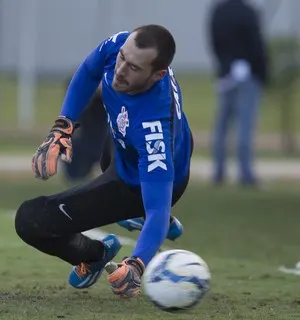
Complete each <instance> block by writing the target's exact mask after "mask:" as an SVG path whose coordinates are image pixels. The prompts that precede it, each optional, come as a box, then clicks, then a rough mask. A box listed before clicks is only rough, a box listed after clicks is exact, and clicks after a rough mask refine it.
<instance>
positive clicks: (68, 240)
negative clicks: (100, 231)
mask: <svg viewBox="0 0 300 320" xmlns="http://www.w3.org/2000/svg"><path fill="white" fill-rule="evenodd" d="M188 181H189V176H187V177H186V179H185V180H184V181H183V183H182V184H181V185H180V186H179V187H178V188H177V189H176V190H174V192H173V199H172V205H174V204H175V203H176V202H177V201H178V200H179V198H180V197H181V196H182V194H183V193H184V190H185V189H186V186H187V184H188ZM143 216H145V211H144V207H143V201H142V196H141V191H140V189H139V188H130V187H129V186H127V185H126V184H125V183H124V182H123V181H122V180H120V179H119V177H118V175H117V173H116V169H115V165H114V163H112V164H111V165H110V167H109V168H108V169H107V170H106V171H105V172H104V173H103V174H102V175H100V176H99V177H97V178H96V179H94V180H92V181H90V182H89V183H86V184H83V185H79V186H76V187H73V188H71V189H69V190H67V191H64V192H61V193H57V194H54V195H50V196H41V197H38V198H35V199H32V200H28V201H25V202H24V203H23V204H22V205H21V206H20V208H19V209H18V211H17V214H16V218H15V228H16V232H17V233H18V235H19V236H20V237H21V238H22V239H23V240H24V241H25V242H26V243H28V244H29V245H31V246H33V247H35V248H36V249H38V250H40V251H42V252H44V253H47V254H50V255H54V256H57V257H59V258H61V259H63V260H65V261H66V262H69V263H70V264H72V265H77V264H79V263H81V262H92V261H97V260H99V259H100V258H101V257H102V255H103V246H102V244H101V242H99V241H96V240H91V239H89V238H88V237H86V236H84V235H82V234H81V232H83V231H86V230H89V229H93V228H96V227H100V226H104V225H108V224H111V223H115V222H118V221H121V220H125V219H130V218H137V217H143Z"/></svg>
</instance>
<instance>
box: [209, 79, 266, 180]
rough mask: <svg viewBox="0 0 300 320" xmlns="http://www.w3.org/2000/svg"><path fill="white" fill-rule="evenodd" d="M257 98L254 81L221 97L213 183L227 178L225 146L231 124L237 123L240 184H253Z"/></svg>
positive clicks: (244, 83)
mask: <svg viewBox="0 0 300 320" xmlns="http://www.w3.org/2000/svg"><path fill="white" fill-rule="evenodd" d="M260 94H261V86H260V84H259V82H258V81H257V80H256V79H255V78H254V77H251V78H249V79H248V80H247V81H245V82H243V83H240V84H237V85H236V86H234V87H233V88H231V89H229V90H226V91H224V92H221V93H220V95H219V106H218V110H217V116H216V123H215V132H214V141H213V156H214V180H215V181H216V182H218V181H222V180H223V179H224V178H225V176H226V173H225V165H226V142H227V137H228V132H229V128H230V127H231V125H232V122H235V123H236V132H237V134H236V136H237V154H238V163H239V178H240V181H241V182H244V183H252V182H253V181H255V180H256V177H255V174H254V172H253V140H254V134H255V130H256V122H257V118H258V107H259V99H260Z"/></svg>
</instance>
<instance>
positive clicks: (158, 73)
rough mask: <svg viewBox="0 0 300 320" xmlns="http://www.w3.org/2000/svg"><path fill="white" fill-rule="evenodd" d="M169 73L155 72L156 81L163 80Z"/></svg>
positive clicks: (165, 71)
mask: <svg viewBox="0 0 300 320" xmlns="http://www.w3.org/2000/svg"><path fill="white" fill-rule="evenodd" d="M166 73H167V70H158V71H155V73H154V75H153V79H154V80H155V81H159V80H161V79H162V78H163V77H164V76H165V75H166Z"/></svg>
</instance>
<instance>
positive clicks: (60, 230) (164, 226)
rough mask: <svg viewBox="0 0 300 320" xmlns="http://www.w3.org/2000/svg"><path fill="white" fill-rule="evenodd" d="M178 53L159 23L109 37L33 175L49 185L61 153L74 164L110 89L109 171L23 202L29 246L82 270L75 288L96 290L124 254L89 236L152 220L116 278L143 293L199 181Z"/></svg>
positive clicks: (123, 288)
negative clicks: (96, 97) (178, 211)
mask: <svg viewBox="0 0 300 320" xmlns="http://www.w3.org/2000/svg"><path fill="white" fill-rule="evenodd" d="M174 54H175V41H174V38H173V36H172V35H171V33H170V32H169V31H168V30H167V29H165V28H164V27H162V26H159V25H146V26H141V27H139V28H136V29H135V30H133V31H132V32H120V33H118V34H115V35H113V36H112V37H110V38H108V39H106V40H104V41H103V42H102V43H101V44H100V45H99V46H98V47H97V48H95V50H94V51H93V52H92V53H91V54H90V55H89V56H88V57H87V58H86V59H85V60H84V62H83V63H82V64H81V65H80V67H79V68H78V70H77V71H76V73H75V75H74V77H73V79H72V81H71V83H70V86H69V88H68V91H67V93H66V96H65V99H64V102H63V106H62V110H61V114H60V116H59V117H58V119H57V120H56V121H55V124H54V126H53V127H52V129H51V131H50V133H49V134H48V136H47V138H46V139H45V141H44V142H43V143H42V145H41V146H40V147H39V148H38V149H37V151H36V153H35V155H34V157H33V160H32V169H33V172H34V174H35V176H36V177H37V178H39V179H43V180H46V179H48V178H49V177H51V176H52V175H54V174H55V173H56V168H57V160H58V158H59V157H61V158H62V159H63V160H65V161H67V162H70V161H71V157H72V143H71V137H72V134H73V131H74V125H75V124H74V122H75V121H76V120H77V119H78V117H79V115H80V114H81V112H82V110H83V108H84V107H85V106H86V104H87V103H88V101H89V99H90V98H91V96H92V95H93V93H94V92H95V91H96V89H97V88H98V87H99V84H100V92H101V96H102V100H103V103H104V105H105V109H106V112H107V116H108V123H109V126H110V131H111V137H112V139H113V141H114V157H113V158H114V160H113V161H112V162H111V164H110V166H109V168H108V169H107V170H106V171H105V172H104V173H103V174H102V175H100V176H99V177H97V178H95V179H94V180H92V181H91V182H88V183H85V184H82V185H79V186H76V187H73V188H71V189H69V190H66V191H64V192H61V193H58V194H54V195H50V196H38V197H36V198H34V199H30V200H28V201H25V202H23V203H22V204H21V206H20V207H19V209H18V211H17V214H16V218H15V228H16V232H17V233H18V235H19V236H20V237H21V238H22V239H23V241H25V242H26V243H27V244H29V245H31V246H33V247H35V248H36V249H38V250H40V251H42V252H44V253H46V254H49V255H53V256H56V257H59V258H61V259H62V260H64V261H66V262H68V263H70V264H71V265H73V268H72V270H71V272H70V275H69V283H70V284H71V285H72V286H73V287H75V288H87V287H90V286H92V285H93V284H95V282H96V281H97V280H98V278H99V276H100V275H101V273H102V272H103V269H104V266H105V265H106V263H107V262H109V261H111V260H112V259H113V258H114V257H115V256H116V254H117V253H118V251H119V250H120V248H121V244H120V242H119V240H118V238H117V237H116V236H115V235H108V236H107V237H105V238H104V239H102V240H101V241H100V240H93V239H90V238H88V237H86V236H85V235H83V234H82V233H81V232H83V231H86V230H88V229H92V228H95V227H99V226H103V225H108V224H111V223H115V222H118V221H122V220H127V219H131V218H138V217H141V216H144V217H145V224H144V226H143V228H142V231H141V233H140V235H139V238H138V241H137V244H136V247H135V248H134V250H133V252H132V254H131V256H130V257H128V258H126V259H124V260H123V261H122V262H121V263H120V264H119V267H118V269H117V270H116V271H114V272H113V273H112V274H111V275H110V276H109V277H108V280H109V283H110V285H111V287H112V291H113V292H114V293H115V294H117V295H119V296H121V297H124V296H125V297H132V296H136V295H137V294H138V293H139V292H140V285H141V277H142V274H143V272H144V269H145V267H146V266H147V264H148V263H149V262H150V260H151V259H152V258H153V256H154V255H155V253H156V252H157V250H158V249H159V247H160V246H161V244H162V243H163V241H164V240H165V238H166V236H167V233H168V229H169V221H170V211H171V207H172V206H173V205H174V204H175V203H176V202H177V201H178V200H179V199H180V198H181V196H182V195H183V193H184V191H185V189H186V187H187V184H188V181H189V171H190V157H191V154H192V150H193V143H192V134H191V131H190V128H189V125H188V122H187V119H186V117H185V115H184V113H183V111H182V98H181V91H180V87H179V85H178V83H177V81H176V79H175V77H174V74H173V71H172V69H171V68H170V67H169V65H170V64H171V62H172V60H173V57H174Z"/></svg>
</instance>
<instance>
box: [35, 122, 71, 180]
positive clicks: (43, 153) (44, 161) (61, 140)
mask: <svg viewBox="0 0 300 320" xmlns="http://www.w3.org/2000/svg"><path fill="white" fill-rule="evenodd" d="M73 131H74V124H73V122H72V120H70V119H68V118H66V117H63V116H59V117H58V118H57V119H56V121H55V124H54V126H53V127H52V129H51V130H50V132H49V134H48V136H47V137H46V139H45V141H44V142H43V143H42V144H41V145H40V146H39V148H38V149H37V151H36V153H35V154H34V156H33V158H32V171H33V173H34V174H35V177H36V178H38V179H42V180H47V179H48V178H50V177H51V176H53V175H54V174H55V173H56V172H57V161H58V158H61V159H62V160H63V161H65V162H68V163H70V162H71V161H72V142H71V136H72V133H73Z"/></svg>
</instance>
